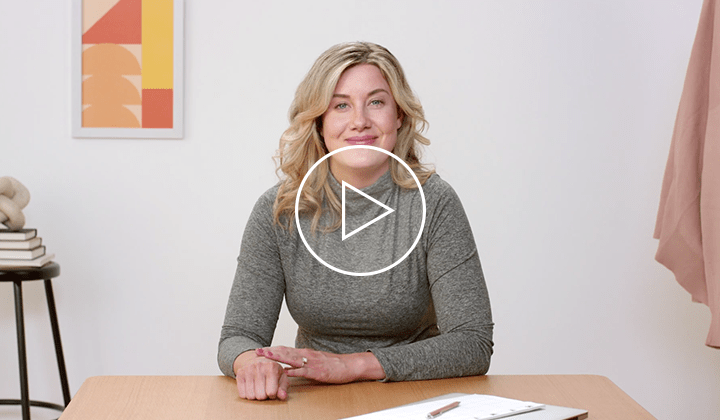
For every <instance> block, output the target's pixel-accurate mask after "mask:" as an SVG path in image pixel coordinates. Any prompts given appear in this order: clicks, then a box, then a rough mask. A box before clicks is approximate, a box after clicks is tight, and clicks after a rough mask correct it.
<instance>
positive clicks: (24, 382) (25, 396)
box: [13, 281, 30, 420]
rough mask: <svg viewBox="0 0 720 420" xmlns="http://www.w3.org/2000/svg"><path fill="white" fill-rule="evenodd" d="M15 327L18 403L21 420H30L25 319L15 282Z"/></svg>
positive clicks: (18, 288)
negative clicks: (18, 379)
mask: <svg viewBox="0 0 720 420" xmlns="http://www.w3.org/2000/svg"><path fill="white" fill-rule="evenodd" d="M13 283H14V284H15V325H16V326H17V341H18V364H19V365H20V401H21V405H22V418H23V420H30V393H29V391H28V372H27V353H26V349H25V317H24V316H23V296H22V282H20V281H15V282H13Z"/></svg>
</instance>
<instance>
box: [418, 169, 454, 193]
mask: <svg viewBox="0 0 720 420" xmlns="http://www.w3.org/2000/svg"><path fill="white" fill-rule="evenodd" d="M423 192H424V193H425V194H426V195H428V196H435V197H445V196H448V195H450V196H457V194H456V193H455V190H454V189H453V187H452V186H451V185H450V183H449V182H447V181H446V180H444V179H443V178H442V177H441V176H440V175H439V174H438V173H437V172H435V173H433V174H432V175H430V178H428V179H427V181H425V183H424V184H423Z"/></svg>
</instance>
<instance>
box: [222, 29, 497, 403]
mask: <svg viewBox="0 0 720 420" xmlns="http://www.w3.org/2000/svg"><path fill="white" fill-rule="evenodd" d="M289 116H290V127H289V128H288V129H287V130H286V131H285V133H284V134H283V136H282V138H281V140H280V148H279V150H278V161H279V172H280V173H281V174H282V176H281V181H280V183H279V184H278V185H276V186H275V187H273V188H271V189H270V190H268V191H267V192H266V193H265V194H264V195H263V196H262V197H260V199H259V200H258V202H257V203H256V205H255V207H254V209H253V212H252V214H251V216H250V220H249V221H248V224H247V226H246V229H245V232H244V234H243V241H242V246H241V250H240V256H239V257H238V268H237V272H236V275H235V280H234V282H233V287H232V291H231V293H230V299H229V302H228V307H227V312H226V315H225V323H224V325H223V328H222V333H221V339H220V344H219V350H218V363H219V365H220V368H221V370H222V371H223V373H225V374H226V375H228V376H231V377H235V378H236V380H237V386H238V393H239V395H240V397H241V398H247V399H258V400H263V399H268V398H269V399H281V400H284V399H286V398H287V395H288V378H289V377H305V378H309V379H314V380H318V381H322V382H327V383H346V382H352V381H358V380H384V381H397V380H417V379H431V378H441V377H453V376H464V375H479V374H484V373H486V372H487V369H488V367H489V364H490V356H491V354H492V345H493V343H492V328H493V323H492V319H491V312H490V303H489V299H488V294H487V289H486V285H485V281H484V278H483V275H482V269H481V266H480V260H479V257H478V254H477V249H476V247H475V243H474V239H473V236H472V232H471V230H470V225H469V223H468V220H467V217H466V215H465V212H464V210H463V208H462V205H461V203H460V200H459V198H458V197H457V195H456V194H455V192H454V191H453V190H452V188H451V187H450V186H449V185H448V184H447V183H446V182H444V181H443V180H442V179H440V177H439V176H438V175H437V174H435V173H434V171H432V170H430V169H428V168H427V167H425V166H424V165H423V164H422V163H421V162H420V159H419V147H421V145H427V144H429V141H428V140H427V139H426V138H425V137H423V136H422V135H421V134H420V132H421V131H422V130H423V129H424V128H425V125H426V121H425V119H424V115H423V110H422V106H421V105H420V103H419V101H418V100H417V98H416V97H415V96H414V94H413V92H412V90H411V89H410V87H409V85H408V83H407V81H406V79H405V76H404V73H403V71H402V68H401V67H400V64H399V63H398V62H397V60H396V59H395V57H394V56H393V55H392V54H391V53H390V52H389V51H388V50H387V49H385V48H383V47H381V46H379V45H375V44H371V43H360V42H358V43H348V44H340V45H336V46H334V47H332V48H330V49H329V50H328V51H326V52H325V53H323V54H322V55H321V56H320V57H319V58H318V60H317V61H316V62H315V64H314V65H313V67H312V68H311V69H310V71H309V73H308V74H307V76H306V77H305V79H304V80H303V81H302V82H301V84H300V86H299V87H298V89H297V92H296V94H295V99H294V101H293V104H292V106H291V108H290V115H289ZM346 146H373V147H377V148H380V149H382V150H387V151H389V152H392V154H393V155H395V156H397V157H398V158H400V159H402V160H403V161H404V162H405V163H407V165H408V166H409V168H410V169H411V170H412V171H413V173H414V175H415V177H413V176H412V174H410V173H409V172H408V170H406V169H405V167H404V165H402V163H401V162H399V161H398V160H396V159H394V158H390V157H389V156H388V155H386V154H384V153H381V152H379V151H377V150H372V149H368V148H353V149H349V150H341V151H340V152H337V153H336V154H333V155H331V156H330V157H329V158H328V159H325V160H324V161H323V162H321V164H319V165H318V166H317V167H316V168H315V169H314V170H313V171H312V172H311V173H310V174H308V171H309V169H310V168H311V167H312V166H313V165H314V164H315V163H316V162H318V161H320V160H322V159H323V156H325V155H327V154H330V153H332V152H333V151H336V150H340V149H342V148H344V147H346ZM306 175H307V179H306V180H305V181H303V180H304V179H305V178H306ZM416 179H417V183H416ZM303 182H304V186H303V188H302V191H300V199H299V200H297V204H298V206H297V211H298V213H299V214H298V218H297V219H296V218H295V216H296V215H295V212H296V197H297V195H298V190H299V189H300V186H301V184H303ZM345 183H347V184H349V185H351V186H353V187H355V188H357V189H361V191H363V192H364V193H366V194H367V195H369V196H372V197H375V198H377V199H378V200H379V201H380V202H383V203H385V204H389V205H390V207H391V208H393V209H405V210H407V212H405V213H406V214H404V215H403V214H398V215H397V216H396V217H386V218H384V219H382V220H380V221H378V222H377V223H375V224H374V225H372V226H369V227H367V228H359V229H357V231H358V232H359V233H358V234H357V235H356V236H355V237H353V238H349V237H347V236H345V228H346V227H345V224H344V222H345V219H346V218H347V220H348V222H349V223H350V222H352V221H354V222H357V223H360V222H358V220H360V216H361V215H360V213H363V212H362V211H355V210H357V208H361V207H362V206H360V205H358V206H357V208H355V207H352V206H351V205H350V203H353V201H352V200H351V199H350V198H348V203H344V199H345V196H344V195H342V194H343V192H344V191H345V190H344V188H345V186H344V185H342V184H345ZM418 183H419V184H422V191H420V189H419V187H418ZM341 191H343V192H341ZM420 193H424V197H425V203H423V204H424V205H425V209H424V210H425V211H424V212H419V211H417V206H418V203H420V200H419V197H420ZM341 195H342V197H343V200H340V198H339V197H340V196H341ZM346 204H347V206H348V208H347V214H346V213H345V210H346V209H345V208H344V205H346ZM363 211H364V210H363ZM356 213H357V214H356ZM396 213H402V212H401V211H400V210H398V211H396ZM421 213H422V214H423V223H421V224H419V223H418V221H419V219H420V216H419V215H420V214H421ZM356 217H357V218H358V219H357V220H355V219H354V218H356ZM295 220H299V221H300V226H297V224H296V223H294V222H295ZM341 226H342V234H343V235H342V237H341V236H340V230H341V229H340V227H341ZM418 226H419V227H420V230H419V231H418V230H417V228H418ZM361 229H364V230H363V231H362V232H360V230H361ZM412 229H415V234H418V235H419V233H421V236H418V237H419V238H420V239H419V240H418V241H415V242H416V246H414V247H413V246H410V245H409V244H410V243H411V242H412V240H411V239H412V238H413V237H414V235H415V234H411V233H408V232H409V231H411V230H412ZM379 232H380V233H383V235H380V236H375V237H372V235H373V234H375V235H377V234H378V233H379ZM418 232H419V233H418ZM363 235H364V236H363ZM301 236H302V237H303V238H307V241H308V246H307V248H310V249H314V250H315V253H316V255H318V256H319V259H316V258H314V256H313V255H312V253H311V252H310V250H309V249H307V248H306V247H305V245H304V243H303V241H304V239H303V240H301V239H300V237H301ZM398 247H399V248H398ZM406 250H407V253H405V251H406ZM403 254H406V255H404V257H402V258H400V257H401V256H402V255H403ZM320 260H323V261H320ZM393 261H394V262H395V265H394V266H392V268H391V269H385V270H376V268H377V267H378V264H380V265H382V264H387V263H388V262H393ZM328 262H329V264H328ZM343 262H344V263H346V264H348V267H346V268H350V269H351V270H350V271H353V269H354V270H355V271H358V272H361V271H362V272H364V273H368V272H372V273H376V274H373V275H366V276H352V275H345V274H341V273H342V270H343V269H344V268H342V269H340V270H336V269H331V268H332V267H334V265H335V264H342V263H343ZM373 270H374V271H373ZM283 297H284V298H285V299H286V301H287V305H288V309H289V310H290V313H291V314H292V316H293V318H294V319H295V321H296V322H297V324H298V333H297V337H296V343H295V345H296V347H295V348H288V347H272V348H269V347H267V346H269V345H270V343H271V341H272V337H273V333H274V330H275V326H276V322H277V318H278V314H279V311H280V307H281V304H282V301H283ZM280 363H284V364H286V365H289V367H285V368H283V366H282V365H281V364H280Z"/></svg>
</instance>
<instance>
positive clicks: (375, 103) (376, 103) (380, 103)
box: [370, 99, 383, 105]
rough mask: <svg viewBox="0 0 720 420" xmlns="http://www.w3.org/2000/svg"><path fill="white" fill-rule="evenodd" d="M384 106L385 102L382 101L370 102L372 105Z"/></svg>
mask: <svg viewBox="0 0 720 420" xmlns="http://www.w3.org/2000/svg"><path fill="white" fill-rule="evenodd" d="M382 104H383V101H381V100H380V99H374V100H372V101H370V105H382Z"/></svg>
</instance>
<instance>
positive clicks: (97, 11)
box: [72, 0, 184, 139]
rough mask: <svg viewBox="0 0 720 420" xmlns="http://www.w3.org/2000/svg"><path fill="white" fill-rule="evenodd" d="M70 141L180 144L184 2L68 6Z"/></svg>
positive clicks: (78, 2)
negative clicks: (160, 140)
mask: <svg viewBox="0 0 720 420" xmlns="http://www.w3.org/2000/svg"><path fill="white" fill-rule="evenodd" d="M72 1H73V11H72V13H73V22H72V24H73V30H72V37H73V41H72V43H73V46H72V79H73V80H72V132H73V137H94V138H168V139H179V138H182V137H183V15H184V1H183V0H72Z"/></svg>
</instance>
